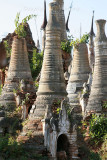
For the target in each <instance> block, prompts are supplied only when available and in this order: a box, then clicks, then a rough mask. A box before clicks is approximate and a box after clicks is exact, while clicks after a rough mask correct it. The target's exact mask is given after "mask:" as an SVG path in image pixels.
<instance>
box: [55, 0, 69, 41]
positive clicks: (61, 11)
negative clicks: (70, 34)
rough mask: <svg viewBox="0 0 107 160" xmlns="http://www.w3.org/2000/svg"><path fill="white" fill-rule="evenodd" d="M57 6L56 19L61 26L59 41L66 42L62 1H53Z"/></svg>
mask: <svg viewBox="0 0 107 160" xmlns="http://www.w3.org/2000/svg"><path fill="white" fill-rule="evenodd" d="M53 1H54V2H57V3H58V5H59V11H58V13H59V14H58V17H59V23H60V26H61V41H64V40H67V32H66V24H65V15H64V0H53Z"/></svg>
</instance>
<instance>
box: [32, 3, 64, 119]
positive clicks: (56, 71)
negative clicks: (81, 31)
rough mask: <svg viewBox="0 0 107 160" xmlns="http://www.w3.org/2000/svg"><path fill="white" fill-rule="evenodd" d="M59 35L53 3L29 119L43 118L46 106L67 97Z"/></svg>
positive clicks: (56, 13)
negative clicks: (34, 98)
mask: <svg viewBox="0 0 107 160" xmlns="http://www.w3.org/2000/svg"><path fill="white" fill-rule="evenodd" d="M60 33H61V32H60V25H59V22H58V5H57V3H56V2H53V3H50V4H49V21H48V24H47V27H46V45H45V51H44V60H43V65H42V70H41V77H40V82H39V88H38V91H37V99H36V102H35V104H34V105H33V106H32V110H31V113H33V114H31V117H32V116H33V117H35V118H40V117H43V116H44V114H45V110H46V106H47V105H48V104H49V105H50V104H51V103H52V102H53V100H54V99H56V98H58V99H60V98H64V97H65V96H66V95H67V93H66V88H65V81H64V73H63V66H62V55H61V46H60ZM35 106H36V107H35Z"/></svg>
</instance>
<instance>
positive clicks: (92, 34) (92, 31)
mask: <svg viewBox="0 0 107 160" xmlns="http://www.w3.org/2000/svg"><path fill="white" fill-rule="evenodd" d="M93 21H94V11H93V16H92V24H91V31H90V33H89V35H90V36H95V33H94V29H93Z"/></svg>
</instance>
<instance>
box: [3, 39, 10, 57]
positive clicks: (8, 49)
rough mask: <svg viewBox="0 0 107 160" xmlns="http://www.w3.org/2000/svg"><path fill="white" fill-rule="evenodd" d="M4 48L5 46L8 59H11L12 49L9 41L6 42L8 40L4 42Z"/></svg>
mask: <svg viewBox="0 0 107 160" xmlns="http://www.w3.org/2000/svg"><path fill="white" fill-rule="evenodd" d="M4 46H5V50H6V54H7V57H10V55H11V48H10V47H9V44H8V41H6V40H5V41H4Z"/></svg>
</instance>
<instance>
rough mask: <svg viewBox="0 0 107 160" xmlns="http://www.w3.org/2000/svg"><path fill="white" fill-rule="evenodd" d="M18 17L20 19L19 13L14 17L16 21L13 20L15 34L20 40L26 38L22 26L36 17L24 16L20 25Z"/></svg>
mask: <svg viewBox="0 0 107 160" xmlns="http://www.w3.org/2000/svg"><path fill="white" fill-rule="evenodd" d="M19 17H20V13H17V15H16V19H15V21H14V22H15V27H16V29H15V33H16V34H17V35H18V38H21V37H23V38H24V37H26V31H25V29H24V25H25V24H26V23H27V22H28V21H29V20H30V19H32V18H33V17H36V15H29V16H26V17H25V18H24V19H23V20H22V22H21V23H20V22H19Z"/></svg>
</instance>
